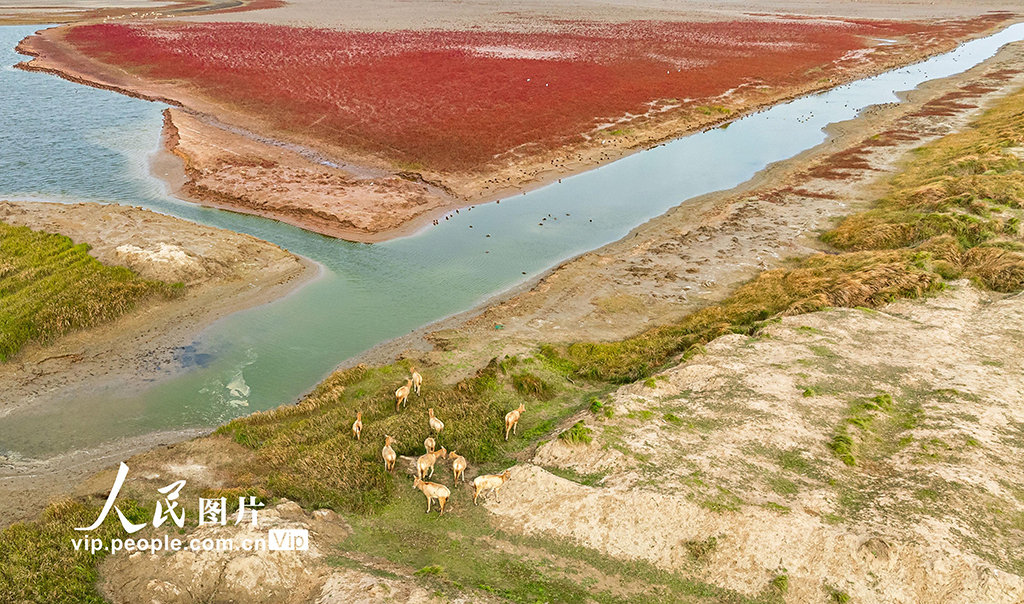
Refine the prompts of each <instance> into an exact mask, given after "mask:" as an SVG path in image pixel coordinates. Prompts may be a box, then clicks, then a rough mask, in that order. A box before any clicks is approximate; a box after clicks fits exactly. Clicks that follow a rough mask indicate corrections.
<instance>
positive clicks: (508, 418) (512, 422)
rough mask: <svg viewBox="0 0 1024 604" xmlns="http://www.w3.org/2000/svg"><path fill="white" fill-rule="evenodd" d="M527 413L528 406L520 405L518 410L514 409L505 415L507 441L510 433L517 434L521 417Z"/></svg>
mask: <svg viewBox="0 0 1024 604" xmlns="http://www.w3.org/2000/svg"><path fill="white" fill-rule="evenodd" d="M523 411H526V405H524V404H522V403H519V408H518V409H513V410H511V411H509V412H508V413H506V414H505V440H508V432H509V430H511V431H512V434H515V433H516V426H518V425H519V416H520V415H522V414H523Z"/></svg>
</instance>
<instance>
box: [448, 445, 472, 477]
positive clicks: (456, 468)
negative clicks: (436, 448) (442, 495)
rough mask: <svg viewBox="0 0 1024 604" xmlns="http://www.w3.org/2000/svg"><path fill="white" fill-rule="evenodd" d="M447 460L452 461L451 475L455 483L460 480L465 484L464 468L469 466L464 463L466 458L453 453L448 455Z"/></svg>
mask: <svg viewBox="0 0 1024 604" xmlns="http://www.w3.org/2000/svg"><path fill="white" fill-rule="evenodd" d="M448 459H450V460H452V474H454V475H455V482H458V481H459V478H461V479H462V482H466V467H467V466H468V465H469V464H467V463H466V458H465V457H463V456H461V455H459V454H458V453H456V452H455V451H452V452H451V453H449V454H448Z"/></svg>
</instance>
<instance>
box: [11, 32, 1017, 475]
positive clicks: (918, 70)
mask: <svg viewBox="0 0 1024 604" xmlns="http://www.w3.org/2000/svg"><path fill="white" fill-rule="evenodd" d="M34 29H36V28H33V27H0V48H2V49H0V64H2V65H3V67H0V198H9V199H50V200H53V199H56V200H95V201H109V202H115V203H126V204H132V205H142V206H144V207H147V208H150V209H152V210H155V211H158V212H163V213H168V214H173V215H176V216H180V217H182V218H185V219H188V220H193V221H196V222H201V223H204V224H208V225H213V226H217V227H221V228H226V229H231V230H234V231H239V232H244V233H249V234H251V235H254V236H256V237H260V238H262V239H266V240H268V241H272V242H274V243H276V244H278V245H280V246H282V247H284V248H286V249H289V250H291V251H293V252H295V253H297V254H301V255H304V256H307V257H309V258H312V259H314V260H316V261H317V262H320V263H321V264H322V265H323V266H324V267H325V275H324V277H323V278H321V279H319V280H317V281H315V282H313V283H312V284H310V285H308V286H306V287H304V288H303V289H301V290H300V291H298V292H297V293H296V294H294V295H291V296H288V297H286V298H284V299H282V300H279V301H277V302H275V303H272V304H268V305H265V306H261V307H259V308H255V309H252V310H249V311H245V312H241V313H237V314H235V315H232V316H230V317H228V318H226V319H224V320H222V321H220V322H218V323H217V324H215V325H214V326H212V327H211V328H210V329H208V330H207V331H205V332H204V333H203V334H201V336H200V337H199V338H198V339H197V341H196V342H194V343H193V344H192V345H190V346H186V347H183V348H181V349H179V350H178V351H177V354H176V356H175V358H176V359H177V361H178V362H179V363H181V365H182V366H184V367H187V368H189V371H187V372H185V373H184V374H183V375H181V376H180V377H176V378H173V379H171V380H167V381H163V382H157V383H156V384H155V385H154V386H152V387H150V388H149V389H147V390H145V391H142V392H134V393H131V394H130V395H126V394H124V393H123V392H118V391H116V390H114V389H111V390H108V391H107V392H97V393H95V394H94V395H92V396H89V397H87V398H84V399H77V400H75V401H73V402H69V403H68V404H62V405H54V406H52V408H51V409H47V410H42V411H39V412H25V413H23V414H16V415H13V416H8V417H6V418H4V419H3V420H0V450H3V449H9V450H14V451H20V452H23V453H25V454H27V455H49V454H53V453H56V452H60V451H66V450H70V449H75V448H85V447H90V446H93V445H95V444H96V443H99V442H102V441H104V440H108V439H112V438H116V437H120V436H126V435H138V434H143V433H146V432H150V431H158V430H166V429H174V428H180V427H194V426H210V425H215V424H217V423H220V422H223V421H225V420H227V419H230V418H232V417H235V416H237V415H240V414H243V413H249V412H252V411H257V410H263V409H268V408H271V407H274V406H277V405H280V404H283V403H288V402H291V401H292V400H294V399H295V397H296V396H298V395H300V394H301V393H302V392H304V391H306V390H308V389H309V388H311V387H312V386H313V385H315V384H316V383H317V381H319V380H320V379H321V378H322V377H323V376H325V375H326V374H327V373H329V372H330V370H331V369H332V368H333V367H335V366H336V365H337V364H338V363H340V362H341V361H343V360H344V359H346V358H350V357H352V356H354V355H357V354H359V353H360V352H363V351H365V350H367V349H368V348H370V347H372V346H373V345H375V344H377V343H379V342H382V341H384V340H387V339H390V338H394V337H396V336H400V335H402V334H405V333H408V332H410V331H412V330H414V329H416V328H417V327H420V326H422V325H424V324H426V323H429V322H431V321H434V320H436V319H439V318H442V317H444V316H447V315H451V314H454V313H456V312H459V311H462V310H465V309H467V308H469V307H471V306H472V305H473V304H474V303H476V302H479V301H480V300H482V299H484V298H486V297H487V296H488V295H491V294H493V293H496V292H499V291H502V290H504V289H507V288H509V287H511V286H513V285H515V284H516V283H517V282H520V281H522V280H524V279H527V278H529V277H532V276H533V275H536V274H537V273H539V272H541V271H543V270H545V269H547V268H548V267H550V266H553V265H555V264H557V263H558V262H560V261H561V260H564V259H566V258H569V257H571V256H573V255H575V254H578V253H580V252H583V251H586V250H589V249H594V248H596V247H599V246H601V245H603V244H605V243H608V242H611V241H614V240H616V239H619V238H621V237H622V236H624V235H625V234H626V233H627V232H628V231H629V230H630V229H631V228H633V227H634V226H636V225H637V224H640V223H642V222H644V221H645V220H648V219H650V218H652V217H654V216H657V215H660V214H662V213H664V212H665V211H666V210H667V209H669V208H671V207H673V206H676V205H678V204H680V203H682V202H683V201H685V200H686V199H688V198H691V197H694V196H697V195H701V194H704V193H708V192H711V191H716V190H721V189H725V188H729V187H733V186H735V185H737V184H739V183H741V182H743V181H745V180H747V179H749V178H750V177H751V176H753V175H754V174H755V173H756V172H757V171H758V170H760V169H762V168H764V167H765V166H766V165H767V164H769V163H771V162H774V161H779V160H783V159H786V158H789V157H792V156H793V155H795V154H797V153H799V152H801V151H803V150H805V149H808V148H810V147H812V146H814V145H817V144H818V143H820V142H822V141H823V140H824V139H825V134H824V133H823V131H822V128H823V127H824V126H826V125H827V124H829V123H831V122H836V121H842V120H847V119H850V118H852V117H854V116H856V114H857V112H858V111H859V110H861V109H862V108H864V107H865V106H867V105H869V104H875V103H885V102H895V101H897V100H898V99H897V98H896V96H895V94H894V91H898V90H909V89H912V88H914V87H915V86H917V85H918V84H919V83H921V82H923V81H925V80H928V79H933V78H940V77H945V76H948V75H952V74H955V73H958V72H960V71H963V70H965V69H967V68H969V67H971V66H972V65H975V64H977V63H978V62H980V61H982V60H984V59H986V58H988V57H989V56H991V55H992V54H993V53H994V52H995V51H996V50H997V49H998V48H999V46H1001V45H1002V44H1005V43H1006V42H1009V41H1013V40H1018V39H1020V38H1021V37H1024V25H1014V26H1012V27H1010V28H1008V29H1007V30H1004V31H1003V32H1001V33H999V34H996V35H995V36H991V37H989V38H986V39H984V40H977V41H974V42H970V43H968V44H965V45H963V46H961V47H960V48H959V49H957V50H956V51H954V52H953V53H949V54H947V55H943V56H940V57H935V58H933V59H931V60H929V61H927V62H924V63H921V64H918V65H914V66H910V67H907V68H904V69H899V70H896V71H893V72H889V73H886V74H883V75H881V76H878V77H875V78H871V79H868V80H862V81H859V82H855V83H852V84H848V85H845V86H842V87H840V88H837V89H835V90H833V91H830V92H828V93H825V94H820V95H815V96H811V97H807V98H803V99H799V100H796V101H793V102H789V103H786V104H783V105H779V106H776V107H773V108H772V109H770V110H767V111H764V112H761V113H758V114H755V115H751V116H748V117H746V118H743V119H741V120H737V121H736V122H734V123H732V124H731V125H730V126H729V127H728V128H716V129H713V130H709V131H707V132H703V133H700V134H696V135H693V136H690V137H687V138H684V139H680V140H678V141H675V142H672V143H669V144H667V145H664V146H661V147H659V148H656V149H652V150H650V151H645V152H643V153H639V154H636V155H633V156H630V157H627V158H625V159H622V160H620V161H617V162H615V163H612V164H609V165H607V166H604V167H602V168H599V169H596V170H592V171H590V172H587V173H584V174H581V175H577V176H574V177H570V178H563V179H562V182H561V183H559V184H553V185H550V186H548V187H545V188H543V189H539V190H537V191H533V192H531V193H529V194H527V195H521V196H515V197H511V198H509V199H508V200H506V203H502V204H488V205H482V206H476V207H475V208H473V209H471V210H468V211H467V210H463V211H462V212H460V213H459V214H458V215H456V216H454V217H453V218H452V219H451V220H448V221H441V224H440V225H439V226H435V227H428V228H427V229H426V230H424V231H422V232H421V233H419V234H417V235H415V236H412V237H406V238H403V239H399V240H395V241H390V242H387V243H382V244H375V245H364V244H356V243H348V242H344V241H339V240H335V239H330V238H327V237H322V236H320V235H315V234H311V233H308V232H305V231H302V230H300V229H297V228H295V227H291V226H288V225H284V224H279V223H275V222H273V221H269V220H265V219H262V218H256V217H252V216H244V215H240V214H232V213H229V212H223V211H219V210H213V209H208V208H202V207H198V206H195V205H192V204H189V203H185V202H182V201H179V200H176V199H173V198H171V197H169V196H167V194H166V193H165V191H164V187H163V185H162V183H161V182H159V181H157V180H156V179H154V178H152V177H151V176H150V175H149V172H148V170H149V167H148V165H149V164H148V161H149V156H150V155H151V154H152V152H153V151H154V150H155V148H156V145H157V144H158V135H159V132H160V127H161V115H160V113H161V111H162V110H163V108H164V107H163V106H162V105H160V104H157V103H149V102H145V101H140V100H137V99H133V98H129V97H125V96H122V95H119V94H116V93H112V92H109V91H104V90H96V89H92V88H88V87H85V86H80V85H77V84H72V83H70V82H67V81H64V80H61V79H59V78H56V77H53V76H50V75H46V74H38V73H27V72H23V71H20V70H14V69H11V68H10V67H9V66H10V65H12V64H14V63H15V62H18V61H20V60H22V59H23V57H19V56H18V55H17V54H15V53H14V52H13V48H14V46H15V44H17V42H18V41H19V40H20V39H21V38H23V37H24V36H26V35H28V34H30V33H31V32H32V31H33V30H34ZM549 213H550V214H552V215H553V216H557V217H558V220H557V221H555V220H546V221H545V220H542V219H543V218H546V217H547V215H548V214H549ZM563 215H564V216H563ZM471 226H472V228H470V227H471ZM487 235H490V237H488V236H487Z"/></svg>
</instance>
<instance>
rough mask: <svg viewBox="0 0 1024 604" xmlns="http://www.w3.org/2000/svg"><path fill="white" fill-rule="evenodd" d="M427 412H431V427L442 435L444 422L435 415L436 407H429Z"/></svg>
mask: <svg viewBox="0 0 1024 604" xmlns="http://www.w3.org/2000/svg"><path fill="white" fill-rule="evenodd" d="M427 413H428V414H430V421H429V423H430V429H431V430H433V431H434V432H437V434H438V436H440V435H441V430H444V422H443V421H441V420H439V419H437V418H436V417H434V408H433V407H431V408H430V409H427Z"/></svg>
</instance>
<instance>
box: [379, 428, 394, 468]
mask: <svg viewBox="0 0 1024 604" xmlns="http://www.w3.org/2000/svg"><path fill="white" fill-rule="evenodd" d="M397 442H398V441H397V440H395V439H394V438H392V437H390V436H387V435H384V448H383V449H381V451H380V456H381V457H383V458H384V470H385V471H386V472H390V471H391V470H394V469H395V460H396V459H398V455H395V450H394V449H392V448H391V443H397Z"/></svg>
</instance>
